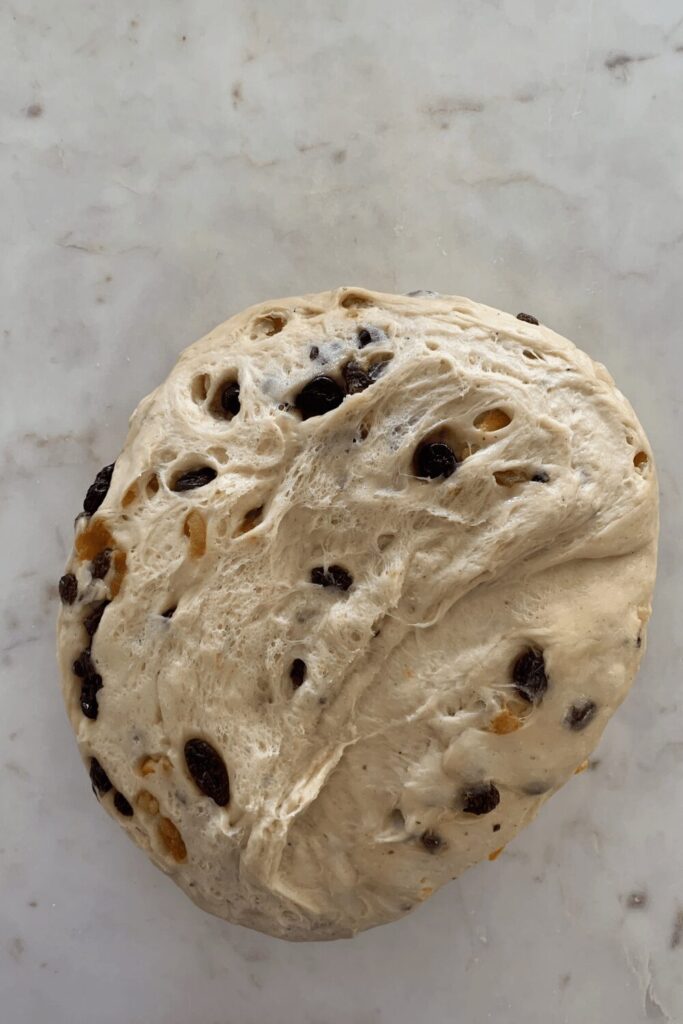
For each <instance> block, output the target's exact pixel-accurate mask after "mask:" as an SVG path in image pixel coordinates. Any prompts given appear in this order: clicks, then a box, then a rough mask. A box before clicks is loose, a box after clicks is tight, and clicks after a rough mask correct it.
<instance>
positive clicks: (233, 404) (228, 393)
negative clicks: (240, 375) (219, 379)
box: [176, 380, 241, 490]
mask: <svg viewBox="0 0 683 1024" xmlns="http://www.w3.org/2000/svg"><path fill="white" fill-rule="evenodd" d="M221 409H222V410H223V412H224V413H225V414H226V416H236V415H237V413H238V412H239V411H240V409H241V405H240V386H239V383H238V382H237V381H236V380H233V381H230V383H229V384H224V385H223V388H222V390H221ZM214 475H215V474H214ZM212 479H213V478H212ZM199 486H201V484H200V485H199ZM176 490H178V488H177V487H176Z"/></svg>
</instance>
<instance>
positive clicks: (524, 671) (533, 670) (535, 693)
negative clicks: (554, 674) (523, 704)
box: [512, 647, 548, 704]
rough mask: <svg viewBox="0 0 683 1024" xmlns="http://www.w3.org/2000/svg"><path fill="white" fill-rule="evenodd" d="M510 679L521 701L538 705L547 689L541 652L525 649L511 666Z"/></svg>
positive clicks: (546, 678)
mask: <svg viewBox="0 0 683 1024" xmlns="http://www.w3.org/2000/svg"><path fill="white" fill-rule="evenodd" d="M512 679H513V682H514V684H515V689H516V691H517V693H518V694H519V696H520V697H521V698H522V700H525V701H527V702H528V703H529V704H540V703H541V701H542V700H543V694H544V693H545V691H546V690H547V689H548V676H547V675H546V671H545V661H544V659H543V651H539V650H537V649H536V648H534V647H529V648H527V650H526V651H524V652H523V653H522V654H520V655H519V657H518V658H517V660H516V661H515V663H514V665H513V666H512Z"/></svg>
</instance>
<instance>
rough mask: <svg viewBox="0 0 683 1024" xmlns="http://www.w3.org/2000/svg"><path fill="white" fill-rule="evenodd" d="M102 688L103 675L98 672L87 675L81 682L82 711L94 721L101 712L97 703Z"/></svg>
mask: <svg viewBox="0 0 683 1024" xmlns="http://www.w3.org/2000/svg"><path fill="white" fill-rule="evenodd" d="M101 689H102V676H100V675H98V674H97V673H96V672H95V673H94V674H93V675H90V676H86V677H85V679H83V682H82V683H81V698H80V702H81V711H82V712H83V714H84V715H85V717H86V718H90V719H92V720H93V721H94V720H95V719H96V718H97V716H98V714H99V710H100V709H99V705H98V703H97V694H98V692H99V691H100V690H101Z"/></svg>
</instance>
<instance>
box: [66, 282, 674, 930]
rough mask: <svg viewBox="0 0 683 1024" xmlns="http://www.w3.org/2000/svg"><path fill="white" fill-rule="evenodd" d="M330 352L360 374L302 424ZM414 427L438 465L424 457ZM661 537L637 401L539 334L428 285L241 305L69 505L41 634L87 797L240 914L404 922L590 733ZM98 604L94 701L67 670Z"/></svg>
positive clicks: (625, 648)
mask: <svg viewBox="0 0 683 1024" xmlns="http://www.w3.org/2000/svg"><path fill="white" fill-rule="evenodd" d="M363 331H365V333H364V334H363V333H362V332H363ZM368 339H369V340H368ZM364 342H365V344H364ZM349 362H352V363H354V364H358V365H357V367H355V368H354V367H352V369H351V371H349V370H348V369H347V370H346V377H347V378H348V380H351V378H352V377H353V373H354V372H355V373H356V379H357V380H358V379H360V381H361V384H362V385H363V386H362V388H357V389H355V393H350V394H346V395H345V397H343V401H341V400H340V404H338V405H337V406H336V407H334V408H330V410H329V411H327V412H324V413H323V414H321V415H310V416H309V417H308V418H303V417H302V415H301V412H300V408H302V406H301V400H299V407H297V396H299V395H300V393H301V391H302V389H303V388H304V387H305V386H306V385H307V384H309V383H310V382H311V381H312V380H313V379H314V378H316V377H319V376H323V375H324V376H328V377H330V378H331V379H332V380H333V381H334V382H336V385H337V386H338V388H339V389H340V391H341V394H342V395H343V393H344V391H345V390H346V385H345V383H344V367H347V364H348V363H349ZM358 374H360V377H358ZM364 375H365V376H364ZM368 381H370V383H368ZM228 385H232V391H231V392H230V391H229V390H228V393H227V398H226V402H227V406H228V409H227V410H226V409H225V408H223V405H222V404H221V403H222V395H223V393H224V391H225V389H226V387H228ZM235 386H237V387H238V391H237V390H236V387H235ZM349 390H351V391H354V388H351V387H349ZM231 396H232V397H231ZM236 402H237V404H236ZM230 407H232V409H233V412H230ZM235 408H237V411H236V414H234V410H235ZM425 443H432V444H438V445H445V446H446V448H448V449H449V450H450V451H451V452H452V454H453V456H454V461H455V463H456V468H455V470H454V471H453V472H451V473H450V475H442V476H439V477H435V478H434V479H431V478H429V477H428V476H426V475H422V476H420V475H418V468H419V465H420V464H419V462H417V461H416V459H418V455H417V454H416V453H418V452H419V451H420V450H421V448H420V446H421V445H423V444H425ZM441 450H443V449H441ZM206 467H209V468H210V469H211V470H213V471H215V474H216V475H215V478H214V479H212V480H210V481H209V482H208V483H205V484H204V485H203V486H200V487H195V488H193V489H188V490H174V489H173V488H174V487H177V486H178V481H179V479H181V478H182V477H183V475H184V474H187V473H188V472H190V471H193V470H197V469H204V470H205V469H206ZM208 475H209V476H211V474H210V473H209V474H208ZM186 479H187V478H186ZM180 486H182V485H180ZM105 489H106V488H105ZM656 536H657V489H656V479H655V472H654V464H653V460H652V455H651V451H650V448H649V445H648V443H647V440H646V438H645V436H644V433H643V430H642V427H641V426H640V424H639V423H638V420H637V419H636V416H635V414H634V412H633V410H632V408H631V406H630V405H629V403H628V402H627V401H626V400H625V398H624V397H623V396H622V395H621V394H620V392H619V391H617V389H616V388H615V386H614V383H613V381H612V379H611V377H610V376H609V374H608V373H607V371H606V370H605V368H604V367H603V366H601V365H599V364H597V363H594V362H593V361H592V360H591V359H590V358H589V357H588V356H587V355H585V354H584V353H583V352H581V351H579V350H578V349H577V348H576V347H575V346H574V345H573V344H572V343H571V342H569V341H567V340H566V339H564V338H562V337H560V336H559V335H557V334H555V333H554V332H553V331H551V330H549V329H548V328H546V327H545V326H538V325H536V324H534V323H530V322H527V321H524V320H520V319H517V318H515V317H513V316H510V315H508V314H506V313H502V312H499V311H497V310H494V309H491V308H488V307H486V306H482V305H479V304H478V303H475V302H471V301H468V300H467V299H462V298H454V297H446V296H437V295H434V294H433V293H417V294H415V295H412V296H396V295H385V294H376V293H373V292H369V291H364V290H362V289H348V288H346V289H344V288H342V289H339V290H337V291H331V292H325V293H322V294H320V295H308V296H303V297H296V298H291V299H284V300H280V301H273V302H267V303H264V304H262V305H259V306H254V307H252V308H251V309H248V310H246V311H245V312H243V313H241V314H239V315H238V316H235V317H233V318H232V319H231V320H228V321H227V322H226V323H224V324H222V325H221V326H220V327H217V328H216V329H215V330H214V331H212V332H211V333H210V334H209V335H207V336H206V337H205V338H203V339H202V340H201V341H198V342H197V343H196V344H195V345H192V346H191V347H190V348H188V349H187V350H186V351H185V352H184V353H183V354H182V355H181V357H180V359H179V361H178V363H177V365H176V366H175V368H174V369H173V371H172V372H171V374H170V376H169V377H168V379H167V380H166V381H165V383H163V384H162V385H161V386H160V387H159V388H157V390H156V391H154V392H153V393H152V394H151V395H149V396H148V397H147V398H145V399H144V400H143V401H142V402H141V403H140V405H139V407H138V408H137V410H136V411H135V413H134V414H133V416H132V419H131V424H130V431H129V434H128V438H127V440H126V443H125V446H124V449H123V452H122V454H121V455H120V456H119V458H118V459H117V461H116V466H115V469H114V472H113V478H112V480H111V485H110V486H109V489H108V493H107V494H106V497H105V498H104V501H103V503H102V504H101V506H100V507H99V509H98V510H97V511H96V512H95V513H94V515H92V516H91V517H88V516H82V517H80V518H79V520H78V521H77V529H76V547H75V550H74V553H73V555H72V557H71V559H70V562H69V566H68V570H69V572H70V573H72V574H73V576H74V577H75V579H76V583H75V584H74V588H75V586H76V584H77V597H76V598H75V600H73V603H70V604H68V603H67V604H64V606H63V608H62V612H61V616H60V621H59V656H60V661H61V668H62V675H63V688H64V695H65V700H66V704H67V708H68V712H69V715H70V718H71V722H72V724H73V727H74V730H75V732H76V736H77V740H78V744H79V747H80V750H81V753H82V755H83V757H84V760H85V762H86V766H90V767H91V774H92V771H93V770H94V771H95V772H96V769H92V761H91V759H92V758H95V759H96V764H97V766H98V767H99V768H100V769H101V770H102V771H103V772H104V777H105V778H106V779H107V781H108V782H109V784H110V787H111V788H109V789H107V788H106V786H104V784H102V786H101V787H100V788H99V790H98V792H99V796H100V799H101V803H102V805H103V806H104V807H105V808H106V809H107V811H108V812H109V813H110V814H111V815H112V816H113V817H115V818H116V819H117V820H118V821H119V822H120V824H121V825H122V826H123V827H124V828H125V829H126V830H127V831H128V834H129V835H130V836H131V838H132V839H133V840H135V842H136V843H138V844H139V845H140V846H141V847H143V848H144V849H145V850H146V851H147V853H148V854H149V856H150V857H151V858H152V860H153V861H154V862H155V863H156V864H157V865H158V866H159V867H160V868H161V869H162V870H164V871H165V872H167V873H168V874H170V875H171V876H172V877H173V879H174V880H175V881H176V882H177V883H178V885H180V886H181V887H182V888H183V889H184V890H185V892H186V893H187V894H188V895H189V896H190V897H191V899H193V900H194V901H195V902H196V903H197V904H199V906H201V907H203V908H204V909H205V910H208V911H210V912H211V913H214V914H217V915H219V916H221V917H224V918H227V919H228V920H230V921H233V922H237V923H239V924H242V925H247V926H249V927H251V928H256V929H259V930H261V931H264V932H268V933H270V934H272V935H276V936H281V937H283V938H287V939H297V940H306V939H312V940H318V939H332V938H337V937H342V936H351V935H353V934H354V933H355V932H358V931H360V930H362V929H365V928H370V927H372V926H374V925H378V924H381V923H384V922H387V921H391V920H393V919H395V918H398V917H400V916H401V915H403V914H405V913H407V912H408V911H409V910H411V909H412V908H414V907H416V906H417V905H418V904H419V903H421V902H422V901H424V900H425V899H426V898H427V897H428V896H430V895H431V894H432V893H433V892H435V891H436V890H437V889H438V888H439V887H440V886H441V885H443V884H444V883H445V882H447V881H449V880H450V879H452V878H454V877H456V876H457V875H459V874H460V873H461V872H462V871H464V870H465V868H467V867H469V866H470V865H472V864H475V863H476V862H477V861H480V860H482V859H485V858H487V857H491V856H492V855H494V856H495V854H496V852H497V851H498V850H499V849H500V848H501V847H504V846H505V844H506V843H508V842H509V841H510V840H511V839H512V838H513V837H514V835H515V833H516V832H517V831H518V830H519V829H520V828H521V827H522V826H524V825H525V824H527V823H528V822H529V821H530V820H531V819H532V818H533V817H534V815H535V814H536V812H537V811H538V809H539V807H540V806H541V804H542V803H543V802H544V801H545V800H546V799H547V797H548V796H549V795H550V794H552V793H553V792H554V791H555V790H556V789H558V788H559V787H560V786H561V785H562V784H563V783H564V782H566V781H567V779H568V778H570V776H572V774H573V773H574V772H575V771H576V769H577V767H578V766H580V765H581V764H582V762H583V761H584V759H585V758H586V757H587V756H588V755H589V753H590V752H591V750H592V749H593V748H594V746H595V744H596V743H597V741H598V739H599V737H600V734H601V733H602V730H603V727H604V726H605V724H606V722H607V720H608V719H609V717H610V715H611V714H612V712H613V711H614V710H615V709H616V708H617V706H618V705H619V704H620V702H621V701H622V699H623V698H624V696H625V694H626V692H627V690H628V688H629V686H630V685H631V682H632V680H633V677H634V674H635V672H636V669H637V667H638V663H639V660H640V657H641V654H642V651H643V647H644V633H645V624H646V622H647V619H648V616H649V613H650V598H651V592H652V587H653V582H654V573H655V558H656ZM102 548H105V549H109V550H110V556H109V560H110V567H109V569H108V570H107V571H106V573H105V576H104V578H101V579H97V578H93V576H92V571H91V570H92V559H93V557H94V556H95V555H96V553H98V551H99V550H101V549H102ZM105 558H106V556H105ZM331 567H336V568H334V571H333V569H332V568H331ZM105 568H106V566H105ZM339 569H341V570H343V571H344V572H345V573H346V574H347V577H348V578H349V579H350V581H351V582H350V583H349V585H348V587H347V589H343V587H342V586H340V585H338V584H339V578H338V579H337V585H335V582H334V572H336V571H338V570H339ZM101 570H102V566H101V565H100V568H99V569H98V570H97V572H100V573H101ZM316 570H317V573H318V575H317V577H316V576H315V571H316ZM312 574H313V575H312ZM314 578H316V579H317V582H313V579H314ZM323 582H327V583H329V584H330V585H322V583H323ZM346 582H348V580H346ZM65 589H66V588H65ZM69 596H70V597H71V596H72V595H69ZM105 601H109V602H110V603H108V604H106V605H104V602H105ZM100 608H103V612H102V615H101V620H100V622H99V625H98V626H96V630H95V631H94V635H93V637H92V650H91V654H90V658H91V667H90V668H89V669H88V671H89V672H90V673H91V676H90V678H91V679H92V678H94V677H93V676H92V673H93V672H96V674H97V677H98V678H100V679H101V684H97V686H98V687H99V688H98V689H97V695H96V702H97V717H96V718H93V717H86V716H85V715H84V713H83V711H82V706H81V692H82V687H83V679H82V677H81V678H79V677H78V676H77V675H76V674H75V672H74V670H73V667H72V666H73V663H74V660H75V659H76V658H77V657H78V656H79V655H80V654H81V652H82V651H84V650H85V649H87V647H88V643H89V639H88V636H87V633H86V630H85V628H84V625H83V622H84V620H85V619H86V618H87V617H88V616H89V615H91V614H92V612H93V610H95V611H96V612H98V614H99V609H100ZM174 609H175V610H174ZM164 613H166V615H164ZM91 627H92V622H91ZM525 652H527V653H529V652H531V655H530V656H531V657H532V658H536V667H538V665H539V664H540V666H541V670H542V673H544V674H545V683H546V685H545V687H544V688H543V689H542V691H541V692H538V693H536V694H535V695H534V694H532V695H531V697H530V695H529V693H528V692H527V693H526V694H525V693H524V684H523V681H522V683H521V684H520V679H521V676H522V675H523V673H524V664H522V665H521V667H520V661H519V659H520V658H523V656H524V654H525ZM539 659H540V661H539ZM295 661H296V665H295ZM302 665H303V668H302ZM515 666H517V668H515ZM527 668H528V665H527ZM586 709H587V710H586ZM193 740H195V741H197V740H199V741H202V742H203V743H204V744H209V750H210V751H213V752H214V753H215V754H216V756H217V758H218V764H219V766H220V765H221V764H222V765H224V767H225V770H226V771H227V778H228V779H229V799H228V801H227V803H226V802H224V801H223V802H222V803H220V802H217V801H216V799H214V797H213V796H212V795H211V785H213V784H214V783H212V781H211V778H209V779H208V783H207V779H206V778H205V777H202V776H201V773H200V775H199V776H198V775H197V774H196V772H197V766H196V765H195V774H193V772H192V769H191V768H190V767H189V765H188V755H187V754H186V744H187V743H188V742H189V741H193ZM196 749H197V750H198V751H199V754H198V755H197V756H199V755H201V754H202V752H203V751H204V752H205V750H206V748H205V747H202V746H200V747H199V748H196ZM195 753H196V750H195ZM200 760H201V758H200ZM202 764H204V763H203V762H202ZM201 767H202V765H200V768H201ZM204 767H205V768H206V765H204ZM202 770H203V769H202ZM206 770H207V772H208V775H209V776H211V771H212V765H211V764H209V765H208V768H206ZM93 779H94V781H95V777H94V776H93ZM198 779H199V782H198ZM202 779H203V782H202ZM202 785H203V786H204V788H202ZM207 787H208V791H209V795H207ZM215 792H216V791H215V790H214V795H215ZM492 794H493V796H492ZM496 795H497V799H496ZM218 799H221V798H220V797H219V798H218ZM122 801H123V802H122ZM482 801H483V802H482ZM126 804H127V805H128V807H126ZM493 804H495V806H490V805H493ZM117 805H118V807H117ZM482 807H483V808H484V809H483V810H482ZM121 808H123V812H122V810H121ZM468 808H469V809H468ZM128 811H132V813H130V814H129V813H128ZM475 811H477V813H475ZM490 870H492V871H495V870H496V869H495V867H494V866H491V868H490ZM121 884H123V880H121Z"/></svg>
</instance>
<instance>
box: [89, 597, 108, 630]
mask: <svg viewBox="0 0 683 1024" xmlns="http://www.w3.org/2000/svg"><path fill="white" fill-rule="evenodd" d="M108 604H110V602H109V601H102V602H101V603H100V604H98V605H97V607H96V608H95V610H94V611H92V612H91V613H90V615H88V616H87V617H86V618H85V619H83V625H84V626H85V631H86V633H87V634H88V636H94V635H95V633H96V632H97V627H98V626H99V624H100V620H101V619H102V616H103V615H104V610H105V608H106V607H107V605H108Z"/></svg>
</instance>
